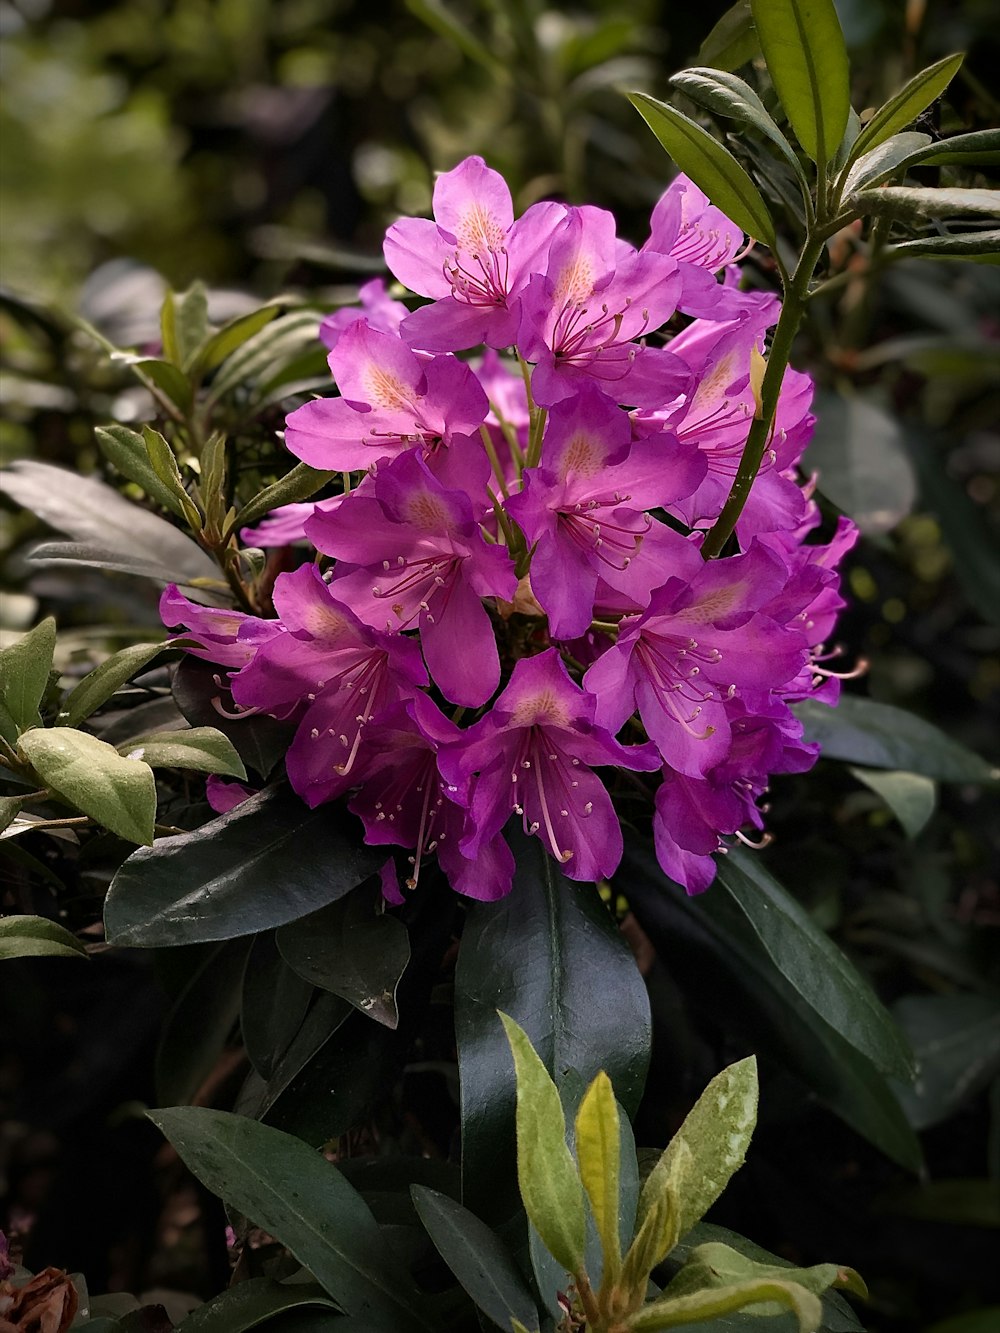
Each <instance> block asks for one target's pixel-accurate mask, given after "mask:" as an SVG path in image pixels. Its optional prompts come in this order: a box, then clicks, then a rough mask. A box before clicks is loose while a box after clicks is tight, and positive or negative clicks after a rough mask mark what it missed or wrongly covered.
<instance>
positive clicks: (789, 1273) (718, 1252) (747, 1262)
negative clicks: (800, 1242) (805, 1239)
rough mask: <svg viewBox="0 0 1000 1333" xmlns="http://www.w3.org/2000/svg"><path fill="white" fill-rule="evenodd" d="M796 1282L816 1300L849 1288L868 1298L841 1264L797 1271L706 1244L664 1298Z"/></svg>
mask: <svg viewBox="0 0 1000 1333" xmlns="http://www.w3.org/2000/svg"><path fill="white" fill-rule="evenodd" d="M772 1278H776V1279H777V1280H778V1281H780V1282H794V1283H795V1285H796V1286H799V1287H804V1288H805V1289H806V1291H811V1292H812V1294H813V1295H814V1296H822V1295H823V1294H824V1292H826V1291H828V1290H829V1289H830V1288H831V1287H846V1288H849V1289H850V1290H851V1291H853V1292H854V1293H855V1294H856V1295H858V1296H861V1297H863V1298H864V1297H867V1295H868V1288H867V1287H866V1286H865V1284H864V1282H862V1280H861V1278H860V1277H859V1276H858V1274H857V1273H856V1272H855V1271H854V1269H853V1268H844V1267H843V1266H841V1265H838V1264H814V1265H813V1266H812V1267H811V1268H796V1267H794V1266H789V1265H788V1264H782V1263H775V1264H767V1263H761V1262H760V1261H759V1260H756V1259H751V1258H750V1257H749V1256H748V1255H746V1254H743V1253H741V1252H740V1251H739V1250H734V1249H733V1248H732V1246H730V1245H724V1244H722V1243H721V1242H719V1241H707V1242H705V1243H704V1244H701V1245H698V1246H696V1247H695V1248H694V1249H692V1250H691V1252H690V1254H689V1255H688V1257H687V1259H686V1261H685V1263H684V1267H683V1268H682V1269H681V1270H680V1272H678V1273H677V1275H676V1276H675V1277H674V1278H673V1280H672V1281H671V1282H670V1285H669V1286H668V1287H667V1289H666V1291H665V1292H664V1295H665V1296H667V1297H673V1296H683V1295H687V1294H688V1293H689V1292H695V1291H699V1290H703V1289H713V1290H714V1289H718V1288H719V1287H729V1286H735V1285H736V1284H737V1283H740V1282H748V1281H750V1280H752V1279H765V1280H769V1279H772Z"/></svg>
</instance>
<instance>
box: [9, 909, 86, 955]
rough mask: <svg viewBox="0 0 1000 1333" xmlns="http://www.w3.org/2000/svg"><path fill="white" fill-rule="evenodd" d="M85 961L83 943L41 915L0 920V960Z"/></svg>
mask: <svg viewBox="0 0 1000 1333" xmlns="http://www.w3.org/2000/svg"><path fill="white" fill-rule="evenodd" d="M42 955H45V956H53V957H57V958H86V957H87V951H86V949H85V948H84V947H83V944H82V943H81V942H80V941H79V940H78V939H77V938H76V936H75V935H71V934H70V932H69V931H68V930H67V929H66V928H65V926H60V925H59V923H58V922H57V921H50V920H49V919H48V918H47V917H44V916H16V915H13V916H2V917H0V959H4V958H37V957H40V956H42Z"/></svg>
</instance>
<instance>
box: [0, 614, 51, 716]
mask: <svg viewBox="0 0 1000 1333" xmlns="http://www.w3.org/2000/svg"><path fill="white" fill-rule="evenodd" d="M55 646H56V622H55V620H54V619H53V618H52V617H51V616H48V617H47V618H46V619H45V620H43V621H41V622H40V623H39V624H37V625H36V626H35V628H34V629H32V630H29V631H28V633H27V634H24V635H22V636H21V638H20V639H18V640H17V642H16V643H12V644H11V645H10V647H9V648H5V649H4V650H3V652H0V703H2V705H3V707H4V709H5V710H6V712H7V713H8V715H9V716H10V717H11V718H12V719H13V722H14V724H15V726H16V727H17V729H18V730H19V731H25V730H27V728H29V727H36V726H37V725H38V723H39V715H38V706H39V704H40V703H41V702H42V695H43V694H44V693H45V688H46V686H47V685H48V683H49V672H50V671H51V670H52V654H53V653H54V652H55Z"/></svg>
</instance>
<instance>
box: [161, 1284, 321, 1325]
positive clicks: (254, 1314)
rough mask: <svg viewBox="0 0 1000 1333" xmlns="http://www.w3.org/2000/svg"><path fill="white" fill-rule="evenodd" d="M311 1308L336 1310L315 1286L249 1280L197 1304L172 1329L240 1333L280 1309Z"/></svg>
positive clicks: (263, 1321)
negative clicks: (205, 1302)
mask: <svg viewBox="0 0 1000 1333" xmlns="http://www.w3.org/2000/svg"><path fill="white" fill-rule="evenodd" d="M315 1305H319V1306H326V1307H327V1308H328V1309H331V1310H336V1309H338V1308H339V1307H338V1306H337V1304H336V1302H334V1301H331V1300H330V1297H329V1296H327V1294H326V1292H324V1290H323V1288H322V1287H320V1286H319V1285H317V1284H315V1283H312V1282H275V1281H274V1280H273V1279H272V1278H269V1277H253V1278H250V1280H249V1281H247V1282H239V1283H237V1284H236V1286H233V1287H230V1288H229V1290H228V1291H224V1292H222V1293H221V1295H219V1296H216V1297H215V1299H214V1300H211V1301H208V1302H207V1304H205V1305H199V1306H198V1308H197V1310H192V1311H191V1313H190V1314H189V1315H186V1316H185V1317H184V1318H183V1319H182V1320H181V1322H180V1323H179V1324H176V1325H175V1328H176V1330H177V1333H243V1330H244V1329H248V1328H256V1327H257V1325H258V1324H263V1323H265V1322H267V1321H268V1320H270V1319H273V1318H274V1316H275V1315H277V1314H280V1313H282V1311H284V1310H291V1309H299V1308H300V1307H302V1306H315Z"/></svg>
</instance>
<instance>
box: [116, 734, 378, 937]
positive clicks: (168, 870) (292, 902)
mask: <svg viewBox="0 0 1000 1333" xmlns="http://www.w3.org/2000/svg"><path fill="white" fill-rule="evenodd" d="M108 748H109V749H110V748H111V747H110V746H109V747H108ZM121 762H122V763H128V762H130V761H128V760H124V759H122V760H121ZM132 762H134V761H132ZM137 766H140V765H137ZM140 767H142V768H143V770H144V771H145V772H146V773H149V774H150V781H152V773H151V772H150V770H149V769H148V768H147V767H146V765H144V764H143V765H141V766H140ZM384 859H385V853H384V851H381V850H380V849H378V848H369V847H365V846H363V845H362V844H361V843H360V841H359V839H358V838H357V834H356V832H355V830H354V828H353V826H352V825H351V824H350V823H348V822H347V818H346V817H345V815H344V813H343V812H342V811H339V810H337V809H335V808H333V807H330V806H321V807H319V809H316V810H310V809H308V807H307V806H305V805H303V803H302V802H301V801H300V800H299V799H298V798H297V797H296V796H294V795H292V794H291V793H290V792H284V791H274V790H271V791H264V792H260V793H258V794H257V795H256V796H251V797H250V799H249V800H247V801H244V802H243V803H242V805H239V806H237V807H236V808H235V809H234V810H230V811H229V813H228V814H225V815H220V816H219V818H218V819H213V820H211V821H210V822H209V823H207V824H203V825H202V826H201V828H198V829H194V830H193V831H192V832H191V833H181V834H178V835H176V836H174V837H171V838H163V839H161V840H160V841H159V842H158V843H157V844H156V846H155V847H152V848H150V849H149V851H140V852H136V853H134V854H133V855H132V856H130V857H129V859H128V860H127V861H126V862H125V864H124V865H123V866H122V867H121V869H120V870H119V871H118V873H117V875H115V877H114V879H113V880H112V882H111V889H110V891H109V893H108V897H107V900H106V902H105V907H104V922H105V928H106V931H107V937H108V940H109V941H110V942H111V943H113V944H130V945H138V946H139V947H141V948H152V947H154V946H157V945H167V944H192V943H195V942H198V941H205V940H224V939H232V938H235V937H237V936H240V935H252V934H254V933H255V932H257V931H260V930H267V929H268V928H269V927H271V926H277V925H283V924H284V923H285V922H286V921H293V920H295V918H296V917H300V916H304V915H305V914H306V913H307V912H310V911H315V909H316V908H317V907H320V906H323V905H325V904H326V903H328V902H332V901H333V900H334V899H336V898H339V897H343V895H344V894H345V893H349V892H350V890H351V889H353V888H354V887H355V885H357V884H359V883H360V882H361V881H362V880H363V879H367V877H368V876H369V875H371V874H373V873H374V872H375V871H376V870H377V869H378V867H379V866H380V865H381V863H382V861H383V860H384Z"/></svg>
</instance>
